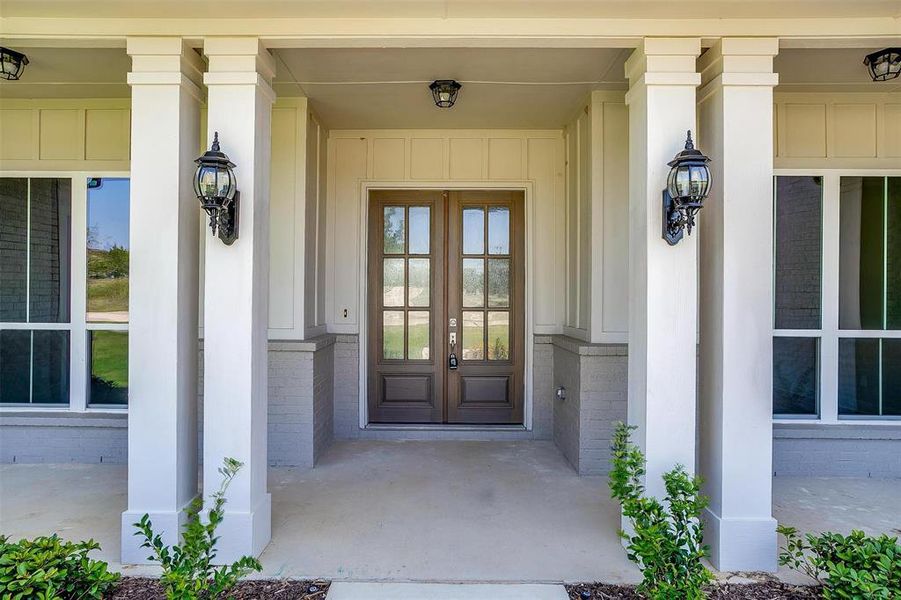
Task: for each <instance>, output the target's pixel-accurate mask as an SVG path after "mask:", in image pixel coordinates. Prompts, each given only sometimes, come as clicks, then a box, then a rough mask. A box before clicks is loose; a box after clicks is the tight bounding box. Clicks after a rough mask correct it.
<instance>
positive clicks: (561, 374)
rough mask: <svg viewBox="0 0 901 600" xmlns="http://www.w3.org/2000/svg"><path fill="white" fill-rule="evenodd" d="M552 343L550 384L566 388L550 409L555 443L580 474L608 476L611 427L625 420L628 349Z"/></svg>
mask: <svg viewBox="0 0 901 600" xmlns="http://www.w3.org/2000/svg"><path fill="white" fill-rule="evenodd" d="M553 342H554V381H555V384H554V385H555V387H556V386H561V385H562V386H564V387H565V388H566V399H565V400H557V401H556V402H555V405H554V441H555V442H556V444H557V446H558V447H559V448H560V449H561V451H562V452H563V454H564V456H566V458H567V460H569V462H570V463H571V464H572V465H573V467H574V468H575V469H576V471H578V472H579V474H580V475H601V474H606V473H607V471H608V470H609V461H610V440H611V437H612V435H613V424H614V423H615V422H617V421H624V420H626V408H627V407H626V390H627V377H628V364H627V360H628V359H627V352H626V346H625V345H624V344H588V343H585V342H581V341H578V340H575V339H573V338H570V337H565V336H554V339H553Z"/></svg>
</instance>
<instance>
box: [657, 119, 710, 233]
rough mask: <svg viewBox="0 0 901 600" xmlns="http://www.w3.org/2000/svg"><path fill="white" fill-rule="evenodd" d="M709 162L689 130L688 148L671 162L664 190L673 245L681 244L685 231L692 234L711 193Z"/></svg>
mask: <svg viewBox="0 0 901 600" xmlns="http://www.w3.org/2000/svg"><path fill="white" fill-rule="evenodd" d="M709 162H710V159H709V158H707V157H706V156H704V154H703V153H702V152H701V151H700V150H696V149H695V146H694V143H692V141H691V131H690V130H689V132H688V137H687V139H686V140H685V149H684V150H682V151H681V152H679V154H677V155H676V157H675V158H673V160H671V161H670V162H669V163H667V165H668V166H669V167H671V168H670V172H669V177H667V178H666V189H665V190H663V239H665V240H666V242H667V243H668V244H669V245H670V246H675V245H676V244H678V243H679V240H681V239H682V235H683V231H684V230H686V229H687V230H688V234H689V235H691V229H692V227H694V224H695V215H696V214H698V211H699V210H701V207H702V206H703V205H704V199H705V198H706V197H707V194H708V193H709V192H710V169H708V168H707V163H709Z"/></svg>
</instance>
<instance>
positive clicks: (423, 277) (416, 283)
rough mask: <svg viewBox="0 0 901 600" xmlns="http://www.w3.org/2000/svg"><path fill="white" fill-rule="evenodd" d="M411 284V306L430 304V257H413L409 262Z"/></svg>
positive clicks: (409, 296)
mask: <svg viewBox="0 0 901 600" xmlns="http://www.w3.org/2000/svg"><path fill="white" fill-rule="evenodd" d="M408 269H409V275H408V277H409V278H410V284H409V287H408V290H407V298H408V299H407V302H408V304H409V306H428V305H429V259H428V258H411V259H409V263H408Z"/></svg>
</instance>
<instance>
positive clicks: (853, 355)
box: [838, 338, 879, 415]
mask: <svg viewBox="0 0 901 600" xmlns="http://www.w3.org/2000/svg"><path fill="white" fill-rule="evenodd" d="M838 414H839V415H878V414H879V340H878V339H875V338H874V339H839V341H838Z"/></svg>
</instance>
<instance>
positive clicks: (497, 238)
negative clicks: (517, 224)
mask: <svg viewBox="0 0 901 600" xmlns="http://www.w3.org/2000/svg"><path fill="white" fill-rule="evenodd" d="M488 254H510V209H509V208H506V207H503V206H492V207H491V208H489V209H488Z"/></svg>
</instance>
